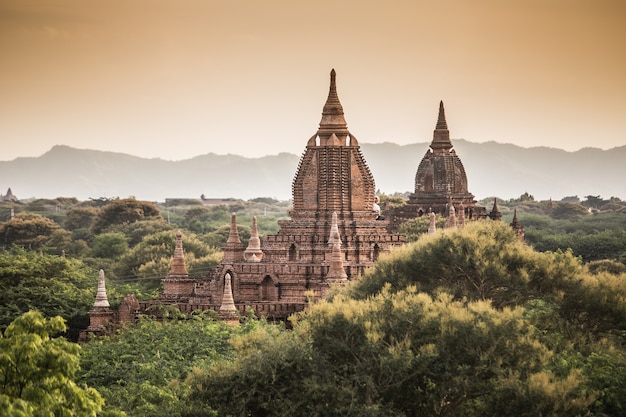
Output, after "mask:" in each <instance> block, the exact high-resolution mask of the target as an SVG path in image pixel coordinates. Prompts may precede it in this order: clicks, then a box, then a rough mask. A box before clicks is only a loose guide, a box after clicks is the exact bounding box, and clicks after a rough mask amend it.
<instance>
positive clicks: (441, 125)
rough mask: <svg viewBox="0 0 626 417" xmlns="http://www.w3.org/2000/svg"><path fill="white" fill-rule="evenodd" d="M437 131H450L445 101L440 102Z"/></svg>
mask: <svg viewBox="0 0 626 417" xmlns="http://www.w3.org/2000/svg"><path fill="white" fill-rule="evenodd" d="M435 129H448V124H447V123H446V113H445V110H444V108H443V100H441V101H440V102H439V116H438V117H437V126H436V127H435Z"/></svg>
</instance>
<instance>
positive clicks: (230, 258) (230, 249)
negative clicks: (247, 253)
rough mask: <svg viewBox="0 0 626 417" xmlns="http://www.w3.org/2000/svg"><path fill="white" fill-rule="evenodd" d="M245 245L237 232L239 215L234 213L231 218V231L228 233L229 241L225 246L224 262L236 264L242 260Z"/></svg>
mask: <svg viewBox="0 0 626 417" xmlns="http://www.w3.org/2000/svg"><path fill="white" fill-rule="evenodd" d="M243 249H244V248H243V245H242V244H241V239H240V238H239V232H238V231H237V214H235V213H233V214H232V215H231V217H230V230H229V232H228V240H227V241H226V245H224V247H223V250H224V262H236V261H239V260H241V258H242V256H243Z"/></svg>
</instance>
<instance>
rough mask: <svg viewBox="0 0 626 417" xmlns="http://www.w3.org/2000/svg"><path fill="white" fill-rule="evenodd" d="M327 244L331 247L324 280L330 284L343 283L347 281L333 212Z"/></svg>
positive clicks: (335, 217)
mask: <svg viewBox="0 0 626 417" xmlns="http://www.w3.org/2000/svg"><path fill="white" fill-rule="evenodd" d="M328 243H329V245H330V246H331V248H332V249H331V254H330V267H329V268H328V273H327V274H326V279H327V280H328V281H332V282H345V281H346V280H347V279H348V275H347V274H346V270H345V269H344V267H343V254H342V253H341V237H340V236H339V227H338V226H337V212H335V211H334V212H333V219H332V225H331V227H330V237H329V238H328Z"/></svg>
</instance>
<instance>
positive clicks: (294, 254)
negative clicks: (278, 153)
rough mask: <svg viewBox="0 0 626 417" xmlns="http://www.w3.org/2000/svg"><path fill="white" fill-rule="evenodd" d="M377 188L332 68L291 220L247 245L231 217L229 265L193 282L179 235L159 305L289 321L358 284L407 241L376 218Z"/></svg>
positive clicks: (296, 181)
mask: <svg viewBox="0 0 626 417" xmlns="http://www.w3.org/2000/svg"><path fill="white" fill-rule="evenodd" d="M375 190H376V186H375V182H374V178H373V176H372V173H371V172H370V169H369V167H368V166H367V163H366V161H365V159H364V158H363V155H362V153H361V150H360V146H359V142H358V140H357V139H356V137H355V136H354V135H353V134H352V133H350V131H349V130H348V127H347V123H346V120H345V116H344V111H343V107H342V105H341V102H340V101H339V96H338V94H337V86H336V74H335V71H334V70H332V71H331V73H330V89H329V93H328V98H327V100H326V103H325V104H324V107H323V110H322V119H321V121H320V124H319V128H318V130H317V132H316V133H315V134H314V135H313V136H312V137H311V138H310V139H309V140H308V141H307V143H306V148H305V150H304V153H303V154H302V157H301V159H300V163H299V165H298V169H297V172H296V174H295V177H294V179H293V183H292V194H293V209H292V210H291V212H290V220H284V221H280V222H279V226H280V230H279V231H278V233H277V234H275V235H267V236H264V237H263V238H262V239H260V238H259V232H258V229H257V224H256V219H254V220H253V224H252V230H251V236H250V239H249V241H248V242H247V243H246V244H244V243H242V242H241V240H240V238H239V234H238V233H237V218H236V215H235V214H234V213H233V215H232V219H231V227H230V233H229V236H228V240H227V242H226V244H225V246H224V247H223V250H224V259H223V261H222V262H221V263H220V265H218V267H217V268H216V270H215V271H213V273H212V274H210V275H209V276H206V277H199V278H195V279H194V278H190V277H189V276H188V274H187V270H186V268H185V267H184V258H183V248H182V238H181V236H180V235H177V238H176V250H175V254H174V260H173V264H172V270H171V272H170V274H169V275H168V276H167V277H165V278H164V279H163V288H164V292H163V295H162V297H161V298H160V300H155V302H161V303H163V302H164V303H170V304H176V305H177V306H178V307H179V308H180V309H181V310H182V311H193V310H197V309H202V310H205V309H213V310H216V311H218V312H219V313H220V314H226V313H229V314H231V313H232V310H233V306H234V308H235V309H236V310H238V311H239V313H240V314H243V313H245V311H247V310H248V309H253V310H254V311H255V312H256V313H257V314H258V315H263V316H266V317H269V318H274V319H285V318H286V317H288V316H289V315H290V314H292V313H293V312H295V311H299V310H302V309H304V307H305V306H306V303H307V301H309V300H315V299H319V298H321V297H323V296H324V295H325V294H326V293H327V292H328V290H329V289H330V287H331V286H332V285H342V284H344V283H346V282H348V281H350V280H353V279H356V278H357V277H358V276H359V275H360V274H362V273H363V271H365V269H366V268H368V267H370V266H372V265H373V264H374V262H375V261H376V259H377V258H378V256H379V255H380V254H381V253H384V252H389V251H390V250H391V248H393V247H394V246H400V245H401V244H402V243H403V239H402V236H400V235H398V234H392V233H390V232H389V231H388V230H387V229H388V226H389V224H388V221H385V220H384V219H382V218H381V217H379V216H378V214H379V213H378V210H377V205H376V201H377V197H376V195H375ZM181 262H182V263H181ZM231 297H232V303H230V301H229V300H230V298H231ZM223 300H227V301H228V303H227V305H226V306H225V307H224V304H223ZM222 307H223V308H222ZM142 308H148V305H143V306H142ZM231 315H232V314H231Z"/></svg>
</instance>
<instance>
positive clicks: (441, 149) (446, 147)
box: [430, 101, 452, 153]
mask: <svg viewBox="0 0 626 417" xmlns="http://www.w3.org/2000/svg"><path fill="white" fill-rule="evenodd" d="M430 147H431V149H432V150H433V151H434V152H435V153H449V152H450V150H451V149H452V142H451V141H450V131H449V130H448V123H447V122H446V113H445V110H444V108H443V101H440V102H439V115H438V116H437V125H436V126H435V131H434V132H433V141H432V143H431V144H430Z"/></svg>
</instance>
